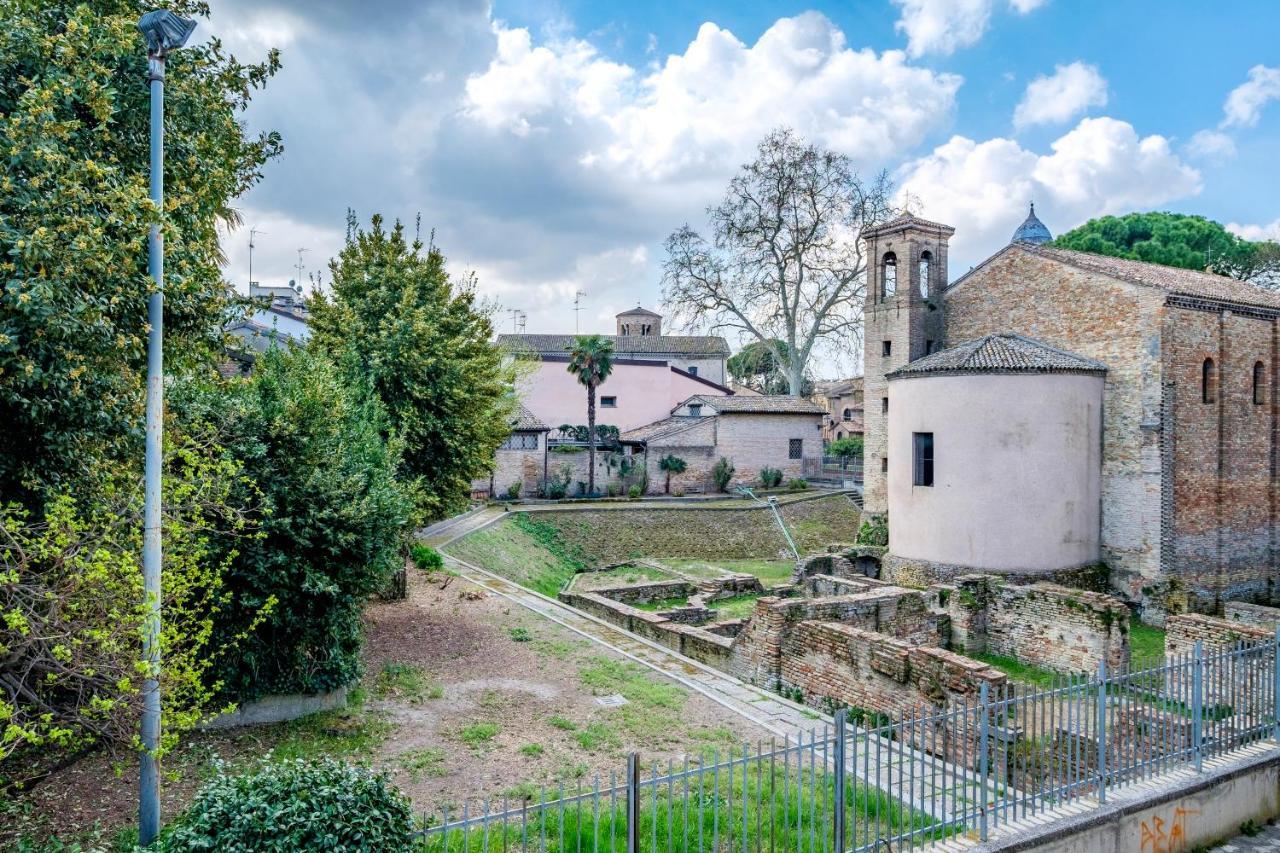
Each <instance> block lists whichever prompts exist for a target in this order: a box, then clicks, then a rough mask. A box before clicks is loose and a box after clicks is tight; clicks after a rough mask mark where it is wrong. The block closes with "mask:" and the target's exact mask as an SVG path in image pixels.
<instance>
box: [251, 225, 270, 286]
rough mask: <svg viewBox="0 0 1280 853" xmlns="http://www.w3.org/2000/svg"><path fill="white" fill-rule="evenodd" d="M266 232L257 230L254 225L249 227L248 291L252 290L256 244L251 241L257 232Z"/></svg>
mask: <svg viewBox="0 0 1280 853" xmlns="http://www.w3.org/2000/svg"><path fill="white" fill-rule="evenodd" d="M266 233H267V232H266V231H259V230H258V227H257V226H256V225H255V226H254V227H252V228H250V229H249V289H250V292H252V290H253V250H254V249H255V248H257V244H255V243H254V242H253V238H254V237H256V236H258V235H259V234H266Z"/></svg>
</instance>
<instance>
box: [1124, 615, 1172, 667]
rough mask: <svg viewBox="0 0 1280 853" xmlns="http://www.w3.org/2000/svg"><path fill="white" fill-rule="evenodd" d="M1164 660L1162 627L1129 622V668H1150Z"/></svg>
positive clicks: (1135, 621) (1134, 621)
mask: <svg viewBox="0 0 1280 853" xmlns="http://www.w3.org/2000/svg"><path fill="white" fill-rule="evenodd" d="M1163 662H1164V629H1163V628H1153V627H1152V626H1150V625H1143V624H1142V623H1141V622H1139V621H1137V620H1136V619H1135V620H1133V621H1131V622H1130V623H1129V669H1130V670H1140V669H1150V668H1151V667H1154V666H1159V665H1160V664H1162V663H1163Z"/></svg>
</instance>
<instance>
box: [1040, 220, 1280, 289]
mask: <svg viewBox="0 0 1280 853" xmlns="http://www.w3.org/2000/svg"><path fill="white" fill-rule="evenodd" d="M1053 245H1055V246H1060V247H1062V248H1064V249H1076V250H1078V251H1082V252H1093V253H1094V254H1098V255H1111V256H1113V257H1117V258H1129V259H1131V260H1135V261H1146V262H1148V263H1153V264H1164V265H1166V266H1171V267H1183V268H1185V269H1193V270H1204V269H1210V270H1212V271H1213V272H1216V273H1218V274H1219V275H1226V276H1230V277H1231V278H1236V279H1240V280H1241V281H1250V282H1253V283H1254V284H1258V285H1261V286H1263V287H1269V288H1272V289H1276V288H1280V244H1277V243H1276V242H1274V241H1269V240H1268V241H1262V242H1256V243H1255V242H1250V241H1248V240H1245V239H1242V238H1240V237H1238V236H1236V235H1235V234H1232V233H1231V232H1230V231H1228V230H1227V229H1226V228H1224V227H1223V226H1222V224H1221V223H1218V222H1214V221H1213V220H1211V219H1206V218H1204V217H1203V216H1189V215H1186V214H1181V213H1130V214H1126V215H1125V216H1103V217H1100V218H1098V219H1090V220H1089V221H1088V222H1086V223H1085V224H1084V225H1081V226H1080V227H1079V228H1076V229H1074V230H1071V231H1068V232H1067V233H1066V234H1063V235H1062V236H1060V237H1058V239H1056V240H1054V241H1053Z"/></svg>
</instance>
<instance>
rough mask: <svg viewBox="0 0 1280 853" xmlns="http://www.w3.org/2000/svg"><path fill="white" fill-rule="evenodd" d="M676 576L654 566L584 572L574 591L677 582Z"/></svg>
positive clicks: (621, 567)
mask: <svg viewBox="0 0 1280 853" xmlns="http://www.w3.org/2000/svg"><path fill="white" fill-rule="evenodd" d="M675 579H676V576H675V575H673V574H671V573H670V572H666V571H663V570H662V569H658V568H654V567H653V566H640V565H636V566H620V567H619V568H616V569H609V570H608V571H603V572H583V573H582V574H581V575H579V576H578V580H577V582H576V583H575V584H574V587H573V588H574V589H577V590H582V591H584V592H585V591H590V590H593V589H603V588H605V587H613V586H628V585H631V584H639V583H652V582H654V581H669V580H675Z"/></svg>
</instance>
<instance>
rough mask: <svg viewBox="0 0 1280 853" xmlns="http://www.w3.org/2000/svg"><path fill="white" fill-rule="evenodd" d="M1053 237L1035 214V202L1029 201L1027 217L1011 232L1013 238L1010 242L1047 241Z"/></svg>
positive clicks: (1036, 242) (1038, 242)
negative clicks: (1029, 209) (1029, 208)
mask: <svg viewBox="0 0 1280 853" xmlns="http://www.w3.org/2000/svg"><path fill="white" fill-rule="evenodd" d="M1052 239H1053V235H1052V234H1050V233H1049V229H1048V228H1046V227H1045V224H1044V223H1043V222H1041V221H1040V219H1039V218H1038V217H1037V216H1036V203H1035V202H1034V201H1033V202H1031V212H1030V213H1028V214H1027V218H1026V219H1024V220H1022V224H1021V225H1019V226H1018V230H1017V231H1014V232H1013V239H1012V240H1010V241H1009V242H1010V243H1035V244H1036V245H1039V244H1041V243H1048V242H1049V241H1050V240H1052Z"/></svg>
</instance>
